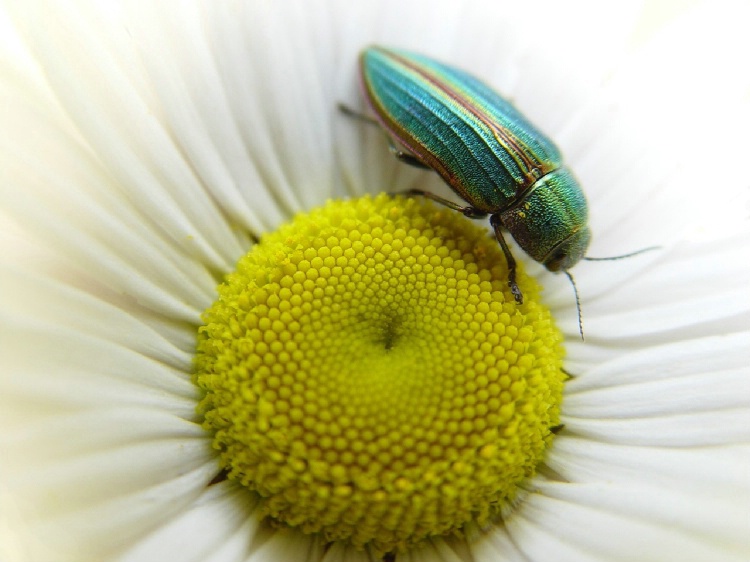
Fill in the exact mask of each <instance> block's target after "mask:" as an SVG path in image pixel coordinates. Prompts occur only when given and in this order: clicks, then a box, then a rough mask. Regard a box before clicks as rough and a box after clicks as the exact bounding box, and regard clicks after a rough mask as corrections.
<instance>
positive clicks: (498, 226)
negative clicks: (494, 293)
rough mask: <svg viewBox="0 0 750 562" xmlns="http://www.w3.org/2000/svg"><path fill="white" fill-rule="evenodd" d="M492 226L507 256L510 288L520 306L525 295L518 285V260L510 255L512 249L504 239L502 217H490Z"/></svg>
mask: <svg viewBox="0 0 750 562" xmlns="http://www.w3.org/2000/svg"><path fill="white" fill-rule="evenodd" d="M490 224H491V225H492V228H494V229H495V238H497V241H498V242H500V247H501V248H502V249H503V254H505V261H506V262H507V263H508V286H509V287H510V292H511V293H513V297H514V298H515V299H516V302H517V303H518V304H523V294H522V293H521V289H519V288H518V283H516V258H514V257H513V254H511V253H510V248H508V244H507V243H506V242H505V238H503V233H502V223H501V222H500V216H499V215H492V216H491V217H490Z"/></svg>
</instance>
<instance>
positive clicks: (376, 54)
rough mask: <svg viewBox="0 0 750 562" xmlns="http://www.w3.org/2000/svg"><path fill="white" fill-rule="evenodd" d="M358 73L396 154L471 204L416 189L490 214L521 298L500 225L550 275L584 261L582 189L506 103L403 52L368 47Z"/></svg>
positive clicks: (476, 213) (470, 211) (465, 77)
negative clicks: (437, 176)
mask: <svg viewBox="0 0 750 562" xmlns="http://www.w3.org/2000/svg"><path fill="white" fill-rule="evenodd" d="M360 71H361V80H362V85H363V90H364V92H365V96H366V98H367V101H368V103H369V104H370V106H371V107H372V109H373V110H374V112H375V114H376V115H377V118H378V121H379V122H380V124H381V125H382V126H383V127H384V128H385V129H386V130H387V131H388V133H389V134H390V135H391V137H392V138H393V140H394V142H395V143H397V144H398V145H400V147H403V149H404V152H401V151H400V150H399V148H398V147H395V150H396V152H397V154H398V155H399V156H401V157H403V158H404V159H405V160H407V161H411V163H413V164H416V165H420V166H423V167H427V168H432V169H433V170H435V171H436V172H437V173H438V174H440V176H441V177H442V178H443V180H445V182H446V183H447V184H448V185H449V186H450V187H451V189H453V191H455V192H456V194H457V195H459V196H460V197H461V198H462V199H463V200H464V201H466V202H467V203H468V204H469V206H468V207H460V206H458V205H455V204H451V203H449V202H446V201H445V200H443V199H442V198H440V197H437V196H434V195H432V194H429V193H422V192H418V193H422V194H423V195H427V196H429V197H431V198H432V199H435V200H438V201H441V202H444V203H446V204H448V205H449V206H451V207H452V208H455V209H459V210H461V211H462V212H464V214H466V215H467V216H469V217H472V218H477V217H481V216H485V215H487V214H490V215H491V217H490V221H491V223H492V225H493V227H494V229H495V233H496V236H497V238H498V241H499V242H500V245H501V247H502V248H503V252H504V253H505V257H506V260H507V261H508V269H509V279H508V283H509V285H510V287H511V290H512V292H513V294H514V296H515V299H516V300H517V301H518V302H519V303H520V302H523V298H522V295H521V291H520V290H519V289H518V286H517V285H516V282H515V260H514V259H513V256H512V255H511V253H510V250H509V249H508V246H507V244H506V243H505V241H504V239H503V236H502V232H501V230H502V229H505V230H507V231H508V232H510V234H511V235H512V236H513V238H514V239H515V240H516V242H517V243H518V245H519V246H521V248H523V250H524V251H525V252H526V253H527V254H529V256H531V257H532V258H533V259H534V260H536V261H538V262H540V263H542V264H543V265H544V266H545V267H546V268H547V269H549V270H550V271H555V272H558V271H565V272H567V270H568V269H570V268H571V267H573V266H574V265H575V264H576V263H578V262H579V261H580V260H581V259H582V258H583V256H584V254H585V253H586V249H587V248H588V245H589V241H590V239H591V231H590V230H589V228H588V226H587V219H588V208H587V205H586V198H585V196H584V195H583V191H581V188H580V186H579V185H578V182H577V181H576V180H575V178H574V177H573V175H572V174H571V172H570V171H569V170H568V169H567V168H566V167H564V166H563V163H562V156H561V154H560V151H559V150H558V149H557V147H556V146H555V145H554V144H553V143H552V141H550V140H549V139H548V138H547V137H546V136H544V135H543V134H542V133H541V132H539V131H538V130H537V129H536V128H535V127H534V126H533V125H532V124H531V123H529V121H528V120H527V119H526V118H525V117H524V116H523V115H521V113H519V112H518V110H516V109H515V108H514V107H513V106H512V105H511V104H510V103H509V102H508V101H507V100H505V99H503V98H502V97H501V96H500V95H499V94H497V93H496V92H495V91H493V90H492V89H491V88H489V87H488V86H486V85H485V84H483V83H482V82H480V81H479V80H477V79H476V78H474V77H472V76H470V75H469V74H467V73H465V72H463V71H461V70H458V69H456V68H453V67H450V66H447V65H444V64H442V63H439V62H437V61H434V60H432V59H430V58H428V57H425V56H422V55H417V54H414V53H409V52H405V51H400V50H393V49H385V48H382V47H370V48H368V49H366V50H365V51H363V52H362V55H361V58H360Z"/></svg>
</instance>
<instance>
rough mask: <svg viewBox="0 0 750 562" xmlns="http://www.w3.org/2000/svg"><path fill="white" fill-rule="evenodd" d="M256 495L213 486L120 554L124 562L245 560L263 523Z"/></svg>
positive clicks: (226, 561)
mask: <svg viewBox="0 0 750 562" xmlns="http://www.w3.org/2000/svg"><path fill="white" fill-rule="evenodd" d="M256 506H257V498H256V497H255V496H253V494H251V493H248V492H247V490H243V489H240V488H237V487H236V486H233V485H231V484H228V483H226V482H224V483H221V484H217V485H215V486H211V487H210V488H208V489H207V490H206V491H205V492H203V493H202V494H201V496H200V497H199V498H198V499H197V500H196V501H195V502H194V503H193V504H192V505H190V506H187V507H186V509H184V510H183V511H182V512H180V513H179V514H177V516H175V517H174V518H173V519H172V520H170V521H169V522H168V523H167V524H165V525H163V526H161V527H160V528H159V529H157V530H156V531H154V532H153V533H151V534H150V535H149V536H148V537H147V538H145V539H144V540H142V541H140V542H139V543H138V544H137V545H136V546H135V548H132V549H129V550H128V552H127V553H126V554H124V555H123V556H121V557H119V558H118V560H120V561H121V562H151V561H154V562H155V561H157V560H180V561H181V562H191V561H195V562H203V561H211V562H242V561H244V560H248V559H249V558H250V556H251V553H252V551H253V548H252V546H251V545H252V543H253V541H254V537H255V536H256V534H257V533H258V532H259V527H260V526H262V524H261V523H260V521H259V518H258V516H257V513H256Z"/></svg>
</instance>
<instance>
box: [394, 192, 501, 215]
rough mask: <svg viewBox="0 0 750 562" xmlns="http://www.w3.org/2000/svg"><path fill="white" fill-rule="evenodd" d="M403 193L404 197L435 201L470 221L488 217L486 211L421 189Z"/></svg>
mask: <svg viewBox="0 0 750 562" xmlns="http://www.w3.org/2000/svg"><path fill="white" fill-rule="evenodd" d="M402 193H403V194H404V195H419V196H421V197H426V198H427V199H431V200H433V201H435V203H440V204H441V205H445V206H446V207H448V208H449V209H453V210H454V211H458V212H459V213H461V214H463V215H464V216H465V217H468V218H470V219H483V218H484V217H486V216H487V213H485V212H484V211H480V210H479V209H475V208H474V207H472V206H470V205H469V206H466V207H463V206H461V205H459V204H458V203H454V202H453V201H451V200H449V199H445V198H444V197H440V196H439V195H435V194H434V193H430V192H429V191H422V190H421V189H407V190H406V191H402Z"/></svg>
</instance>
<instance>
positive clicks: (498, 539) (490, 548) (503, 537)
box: [469, 523, 528, 562]
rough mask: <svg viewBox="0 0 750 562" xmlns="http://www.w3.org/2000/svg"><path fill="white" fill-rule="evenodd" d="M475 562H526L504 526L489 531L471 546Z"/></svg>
mask: <svg viewBox="0 0 750 562" xmlns="http://www.w3.org/2000/svg"><path fill="white" fill-rule="evenodd" d="M469 546H470V547H471V552H472V555H473V560H474V561H475V562H490V561H492V562H526V561H527V560H528V558H527V557H526V556H525V555H524V554H523V552H522V551H521V549H520V546H519V545H518V544H516V543H515V542H514V538H513V536H512V535H511V534H510V533H509V532H508V529H507V528H506V526H505V525H504V524H501V523H498V524H497V525H495V526H493V527H492V528H490V529H488V530H487V531H486V532H485V534H484V535H483V536H482V537H480V538H479V539H478V540H477V541H476V542H472V543H470V545H469Z"/></svg>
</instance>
